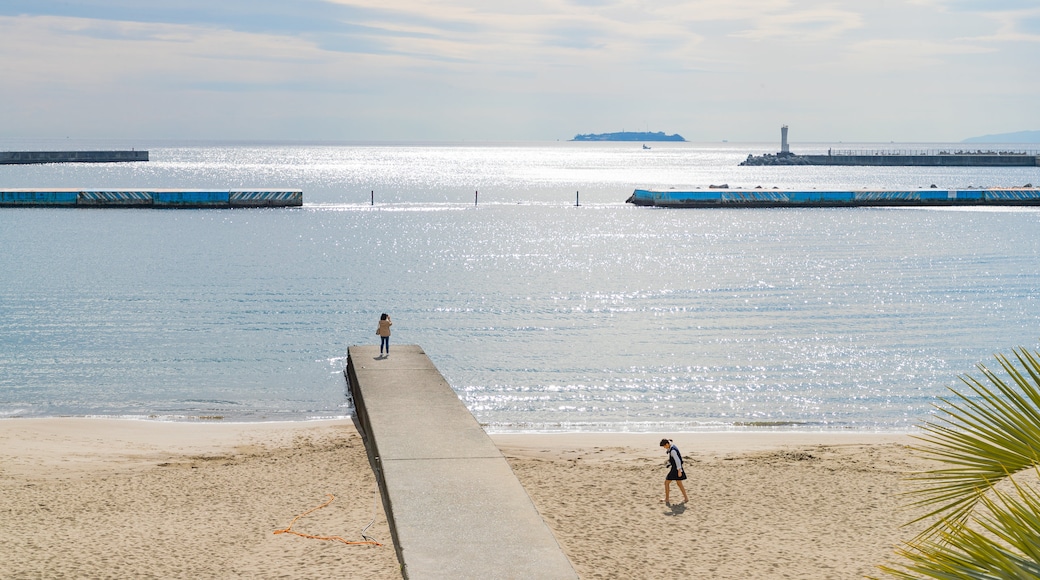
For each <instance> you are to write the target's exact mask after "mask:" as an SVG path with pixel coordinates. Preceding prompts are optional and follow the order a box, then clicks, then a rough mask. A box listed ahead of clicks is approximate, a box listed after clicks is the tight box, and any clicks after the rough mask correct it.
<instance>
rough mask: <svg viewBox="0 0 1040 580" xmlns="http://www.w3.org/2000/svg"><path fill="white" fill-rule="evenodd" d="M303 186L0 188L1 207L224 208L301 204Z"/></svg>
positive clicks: (292, 205) (297, 205)
mask: <svg viewBox="0 0 1040 580" xmlns="http://www.w3.org/2000/svg"><path fill="white" fill-rule="evenodd" d="M302 205H303V191H301V190H299V189H256V190H244V189H243V190H240V189H233V190H228V189H152V190H101V189H86V190H83V189H60V188H51V189H0V207H82V208H100V207H114V208H133V207H137V208H156V209H159V208H168V209H177V208H180V209H207V208H208V209H223V208H247V207H299V206H302Z"/></svg>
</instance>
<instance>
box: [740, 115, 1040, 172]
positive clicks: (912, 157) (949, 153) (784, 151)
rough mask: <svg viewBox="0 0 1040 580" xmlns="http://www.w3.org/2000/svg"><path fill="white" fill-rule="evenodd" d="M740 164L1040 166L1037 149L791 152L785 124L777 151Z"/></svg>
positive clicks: (1039, 154)
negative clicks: (821, 153) (815, 153)
mask: <svg viewBox="0 0 1040 580" xmlns="http://www.w3.org/2000/svg"><path fill="white" fill-rule="evenodd" d="M740 164H741V165H871V166H921V167H1040V151H982V150H976V151H966V150H956V151H954V150H941V149H935V150H925V151H888V150H880V149H879V150H862V151H854V150H833V149H828V150H827V154H826V155H799V154H797V153H792V152H791V148H790V146H789V145H788V142H787V125H784V126H782V127H780V151H779V152H777V153H776V154H772V153H767V154H765V155H748V156H747V159H745V160H744V161H742V162H741V163H740Z"/></svg>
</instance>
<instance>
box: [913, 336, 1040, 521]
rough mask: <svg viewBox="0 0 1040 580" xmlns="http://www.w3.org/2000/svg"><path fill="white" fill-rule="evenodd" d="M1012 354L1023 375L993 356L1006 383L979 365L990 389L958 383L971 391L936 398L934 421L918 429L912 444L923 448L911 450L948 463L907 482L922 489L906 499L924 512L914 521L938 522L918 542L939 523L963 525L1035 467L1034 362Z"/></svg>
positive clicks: (1037, 382)
mask: <svg viewBox="0 0 1040 580" xmlns="http://www.w3.org/2000/svg"><path fill="white" fill-rule="evenodd" d="M1014 352H1015V357H1016V360H1017V361H1018V363H1019V364H1020V365H1021V366H1022V367H1023V368H1024V370H1025V373H1024V374H1023V373H1022V372H1020V371H1019V370H1018V369H1017V368H1016V367H1015V365H1014V363H1013V362H1012V361H1011V360H1010V359H1008V358H1007V357H1005V356H1001V355H998V356H997V360H998V361H999V362H1000V365H1001V367H1002V368H1003V370H1004V371H1005V373H1007V375H1008V376H1009V377H1010V378H1011V384H1008V383H1007V382H1005V381H1004V380H1003V379H1001V378H1000V377H999V376H998V375H996V374H995V373H993V372H992V371H990V370H989V369H987V368H986V367H985V366H983V365H979V367H978V368H979V369H980V370H981V371H982V373H983V375H984V376H985V377H986V379H988V381H989V383H990V385H989V386H988V385H986V384H984V383H982V382H981V381H979V380H977V379H974V378H972V377H962V378H961V381H962V382H963V383H964V384H965V385H966V386H967V387H968V389H969V392H967V393H962V392H960V391H957V390H955V389H953V388H951V389H950V391H951V392H952V393H953V394H954V397H953V398H949V399H941V401H942V402H943V403H944V405H941V406H937V409H938V415H937V416H936V417H935V418H934V419H933V420H931V421H928V422H926V423H925V424H924V425H922V426H921V430H922V431H923V434H922V435H919V436H917V439H918V440H919V441H921V442H922V443H923V445H917V446H914V449H915V450H917V451H918V452H920V453H922V454H923V455H924V456H925V457H929V458H931V459H935V460H938V461H940V462H942V463H944V464H946V467H943V468H941V469H934V470H930V471H925V472H921V473H917V474H914V475H913V476H912V479H914V480H915V481H917V482H918V483H920V484H922V486H921V487H920V488H919V489H917V490H915V491H913V492H911V493H912V494H913V495H915V496H917V497H918V498H919V499H917V500H916V501H915V502H914V503H913V504H912V505H914V506H916V507H923V508H928V509H929V511H927V512H926V513H925V514H924V515H922V516H921V517H919V518H917V519H916V520H914V522H917V521H921V520H924V519H930V518H933V517H936V516H942V517H943V519H940V520H938V521H937V522H936V523H934V524H933V525H932V526H930V527H929V528H928V529H927V530H925V532H924V533H923V534H922V535H928V534H932V533H935V532H936V531H937V530H938V529H939V528H940V527H941V526H942V525H943V522H944V521H949V522H961V523H963V522H964V521H965V520H966V519H967V517H968V515H969V514H970V513H971V512H972V511H973V510H974V509H975V507H976V506H977V505H978V503H979V501H981V499H982V498H983V497H984V495H985V494H986V493H987V492H988V491H989V490H990V489H991V488H992V487H993V486H994V485H996V484H997V483H999V482H1000V481H1003V480H1004V479H1006V478H1007V477H1009V476H1010V475H1012V474H1014V473H1018V472H1020V471H1022V470H1025V469H1028V468H1030V467H1034V466H1037V465H1040V360H1038V356H1040V355H1036V354H1030V353H1029V352H1026V351H1025V350H1024V349H1018V350H1015V351H1014ZM911 523H913V522H911Z"/></svg>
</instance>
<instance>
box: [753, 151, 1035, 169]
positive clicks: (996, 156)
mask: <svg viewBox="0 0 1040 580" xmlns="http://www.w3.org/2000/svg"><path fill="white" fill-rule="evenodd" d="M740 164H741V165H752V166H753V165H866V166H887V167H893V166H907V167H1037V166H1040V155H1038V154H1037V153H1035V152H1028V153H1027V152H1003V151H1000V152H996V151H977V152H968V151H956V152H946V151H938V152H932V153H917V152H884V151H875V152H870V151H835V152H831V151H828V152H827V154H826V155H798V154H795V153H784V152H780V153H777V154H771V153H767V154H765V155H757V156H756V155H748V156H747V159H745V160H744V161H742V162H741V163H740Z"/></svg>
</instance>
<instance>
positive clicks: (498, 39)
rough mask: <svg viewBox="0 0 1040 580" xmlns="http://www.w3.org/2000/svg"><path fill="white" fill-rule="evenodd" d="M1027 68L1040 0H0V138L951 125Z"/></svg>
mask: <svg viewBox="0 0 1040 580" xmlns="http://www.w3.org/2000/svg"><path fill="white" fill-rule="evenodd" d="M1038 71H1040V2H1038V1H1037V0H856V1H846V0H654V1H648V0H3V2H0V139H5V138H15V139H32V138H44V139H50V138H65V137H70V138H83V139H133V138H141V139H222V140H254V139H262V140H300V141H316V140H321V141H325V140H346V141H393V140H411V141H463V140H464V141H554V140H567V139H570V138H572V137H573V136H574V135H575V134H578V133H604V132H613V131H622V130H627V131H664V132H666V133H669V134H670V133H679V134H681V135H683V136H684V137H685V138H686V139H687V140H689V141H699V142H718V141H722V140H728V141H734V142H741V141H744V142H747V141H758V142H763V141H769V142H771V141H778V140H779V128H780V126H781V125H784V124H786V125H789V126H790V136H791V141H792V142H799V141H803V142H838V141H843V142H889V141H897V142H949V141H960V140H962V139H965V138H968V137H972V136H976V135H983V134H993V133H1005V132H1013V131H1023V130H1037V129H1040V74H1037V73H1038Z"/></svg>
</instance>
